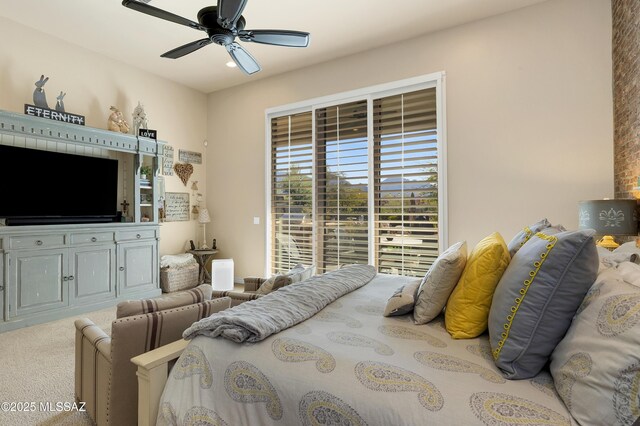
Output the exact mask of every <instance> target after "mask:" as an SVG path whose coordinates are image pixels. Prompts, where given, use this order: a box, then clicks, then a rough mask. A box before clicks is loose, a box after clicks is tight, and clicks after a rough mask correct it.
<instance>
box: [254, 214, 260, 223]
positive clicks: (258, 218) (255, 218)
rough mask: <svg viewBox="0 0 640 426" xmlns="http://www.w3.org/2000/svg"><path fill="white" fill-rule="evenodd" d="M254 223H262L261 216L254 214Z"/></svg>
mask: <svg viewBox="0 0 640 426" xmlns="http://www.w3.org/2000/svg"><path fill="white" fill-rule="evenodd" d="M253 224H254V225H260V217H258V216H254V217H253Z"/></svg>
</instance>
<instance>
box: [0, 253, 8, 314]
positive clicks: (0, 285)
mask: <svg viewBox="0 0 640 426" xmlns="http://www.w3.org/2000/svg"><path fill="white" fill-rule="evenodd" d="M4 277H5V270H4V253H2V252H0V322H2V321H4V320H6V318H5V317H4V304H5V301H6V300H7V287H6V285H5V281H4Z"/></svg>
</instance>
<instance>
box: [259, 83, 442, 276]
mask: <svg viewBox="0 0 640 426" xmlns="http://www.w3.org/2000/svg"><path fill="white" fill-rule="evenodd" d="M445 76H446V74H445V72H444V71H439V72H435V73H431V74H425V75H421V76H417V77H412V78H408V79H403V80H398V81H394V82H391V83H385V84H379V85H374V86H369V87H364V88H361V89H356V90H351V91H347V92H342V93H336V94H333V95H329V96H323V97H318V98H312V99H308V100H305V101H301V102H295V103H291V104H287V105H282V106H278V107H274V108H268V109H266V110H265V195H266V196H265V266H264V269H265V271H264V272H265V276H270V275H271V260H272V259H271V254H272V249H273V247H272V235H271V227H272V223H271V197H272V194H271V179H272V176H271V169H272V166H273V164H272V161H271V120H272V119H273V118H277V117H282V116H288V115H293V114H298V113H303V112H311V116H312V124H311V126H312V144H311V145H312V152H313V153H315V152H316V149H317V146H316V110H317V109H321V108H327V107H332V106H337V105H340V104H344V103H349V102H354V101H362V100H366V102H367V144H368V156H369V158H368V181H369V185H368V211H369V215H368V217H369V223H368V235H369V255H368V257H369V264H370V265H375V264H376V263H375V262H376V259H375V248H374V245H375V238H374V237H375V229H374V228H375V220H373V219H372V218H374V217H375V215H374V214H373V212H374V211H375V205H374V191H375V188H374V185H373V182H374V155H373V154H374V143H373V137H374V115H373V101H374V99H378V98H382V97H387V96H395V95H400V94H403V93H408V92H414V91H418V90H424V89H429V88H435V90H436V108H437V118H436V130H437V134H438V143H437V147H438V188H439V190H438V210H439V215H438V250H439V252H440V253H441V252H443V251H444V250H445V249H446V247H448V245H449V242H448V238H449V232H448V223H449V220H448V218H449V215H448V197H447V193H448V190H447V143H446V141H447V132H446V129H447V126H446V102H445ZM316 172H317V165H316V161H313V162H312V175H313V176H314V177H315V176H316ZM312 202H313V206H314V209H315V206H316V205H317V194H316V185H313V192H312ZM312 233H313V241H312V247H313V254H312V256H313V259H317V253H316V247H317V218H316V215H315V214H314V215H313V223H312Z"/></svg>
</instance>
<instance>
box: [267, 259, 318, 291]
mask: <svg viewBox="0 0 640 426" xmlns="http://www.w3.org/2000/svg"><path fill="white" fill-rule="evenodd" d="M314 270H315V266H313V265H312V266H309V267H305V266H304V265H303V264H301V263H299V264H297V265H296V266H294V267H293V268H292V269H291V270H290V271H289V272H287V273H286V274H282V275H274V276H272V277H271V278H269V279H268V280H266V281H265V282H263V283H262V284H261V285H260V287H259V288H258V290H256V293H257V294H269V293H271V292H272V291H276V290H277V289H279V288H281V287H284V286H287V285H289V284H293V283H297V282H300V281H304V280H306V279H309V278H311V277H312V276H313V272H314Z"/></svg>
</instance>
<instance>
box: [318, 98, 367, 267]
mask: <svg viewBox="0 0 640 426" xmlns="http://www.w3.org/2000/svg"><path fill="white" fill-rule="evenodd" d="M316 162H317V163H316V170H317V175H316V197H317V206H316V221H317V246H316V251H317V256H316V259H317V262H316V266H317V268H318V272H319V273H323V272H326V271H331V270H335V269H338V268H339V267H340V266H341V265H344V264H351V263H362V264H367V263H368V262H369V249H368V245H369V236H368V220H369V217H368V194H367V187H368V180H367V179H368V138H367V102H366V101H365V100H363V101H357V102H351V103H348V104H343V105H338V106H332V107H328V108H321V109H317V110H316Z"/></svg>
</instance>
